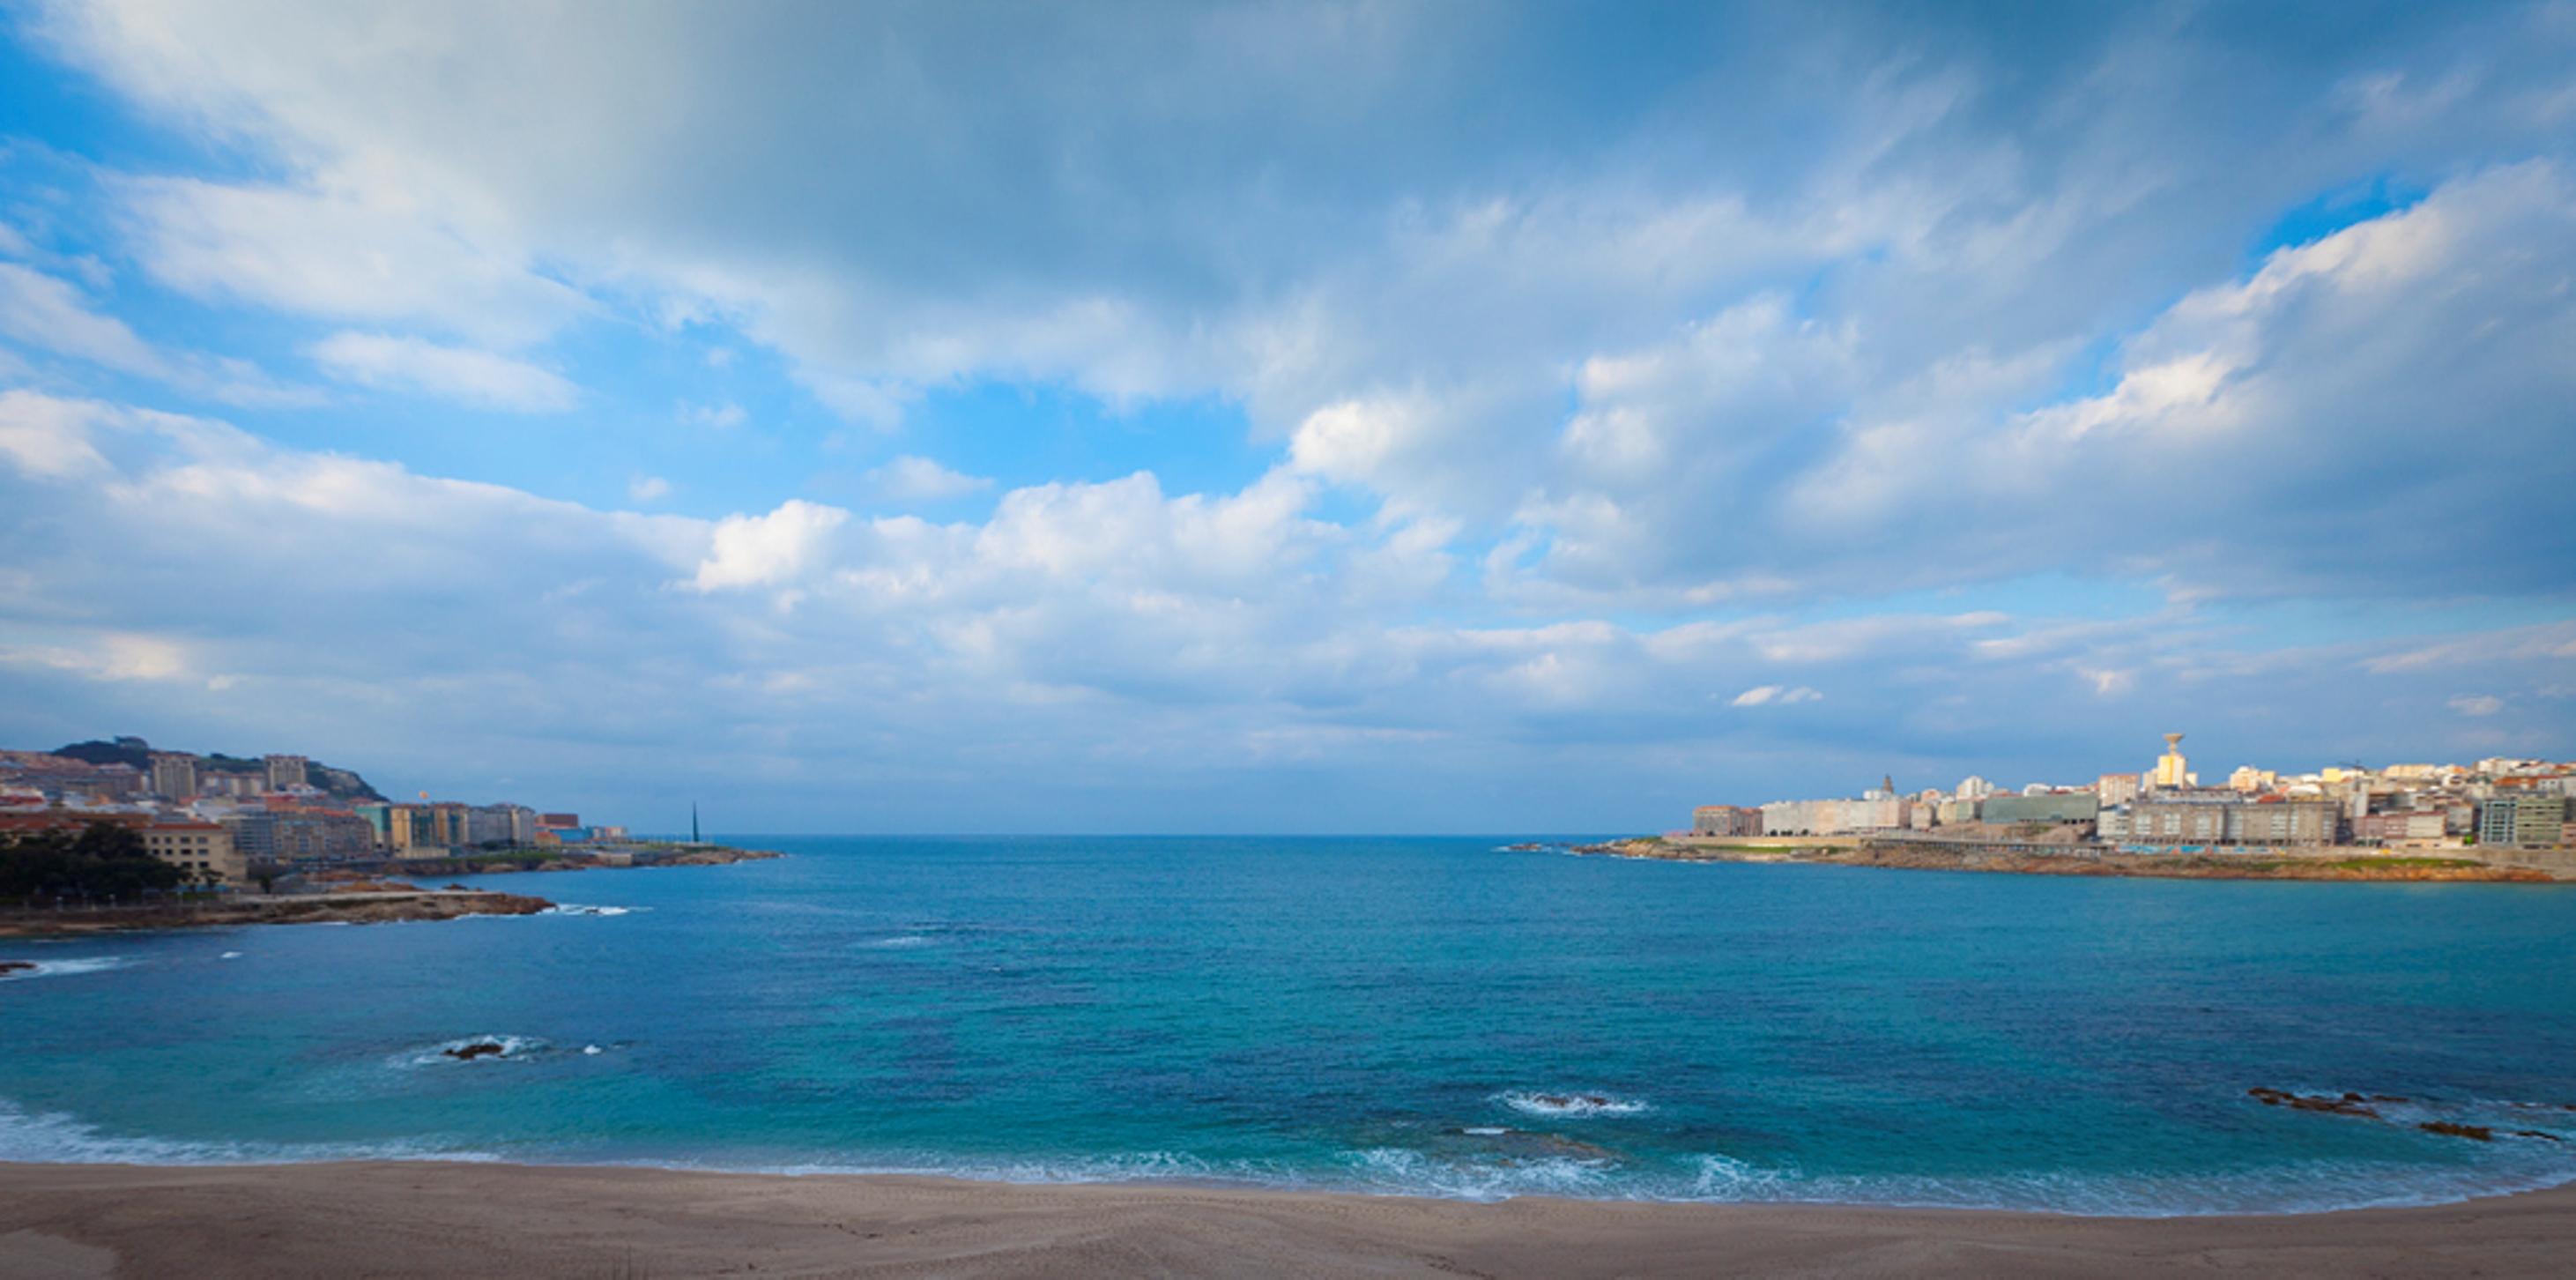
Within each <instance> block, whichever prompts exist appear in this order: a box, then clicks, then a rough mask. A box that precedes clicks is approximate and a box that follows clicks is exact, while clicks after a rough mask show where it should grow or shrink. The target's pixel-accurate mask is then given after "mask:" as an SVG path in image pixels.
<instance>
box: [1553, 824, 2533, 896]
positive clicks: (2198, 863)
mask: <svg viewBox="0 0 2576 1280" xmlns="http://www.w3.org/2000/svg"><path fill="white" fill-rule="evenodd" d="M1509 847H1510V848H1513V849H1520V850H1537V849H1559V850H1562V851H1564V852H1567V853H1574V854H1582V855H1594V856H1606V857H1618V858H1651V859H1657V860H1661V861H1668V862H1780V863H1801V864H1812V865H1817V866H1840V867H1883V868H1890V869H1895V870H1905V871H1988V872H2002V873H2007V874H2013V875H2043V876H2133V877H2144V878H2149V879H2165V880H2338V881H2369V882H2402V883H2435V882H2439V883H2488V884H2499V883H2501V884H2548V883H2551V882H2553V881H2568V880H2576V874H2569V873H2565V872H2562V871H2558V870H2554V869H2552V868H2549V867H2545V866H2525V865H2518V864H2517V863H2516V862H2513V861H2508V860H2505V859H2502V858H2497V857H2495V856H2494V855H2489V856H2488V857H2485V858H2480V857H2468V856H2458V855H2452V856H2439V855H2410V854H2402V853H2387V852H2381V851H2378V850H2366V849H2353V848H2334V847H2324V848H2309V849H2264V850H2251V851H2242V852H2224V853H2215V852H2201V853H2142V852H2135V851H2128V850H2119V849H2106V848H2103V847H2101V846H2098V845H2090V844H2057V845H2048V844H2038V843H2027V844H2024V843H2005V842H1991V843H1986V842H1972V841H1945V840H1934V839H1921V838H1915V839H1908V838H1905V837H1902V836H1889V837H1841V838H1835V837H1812V836H1811V837H1790V838H1782V839H1768V838H1745V839H1729V838H1722V837H1705V836H1680V835H1675V836H1639V837H1635V838H1632V839H1626V840H1612V841H1607V842H1604V843H1600V844H1574V845H1545V844H1521V845H1513V846H1509Z"/></svg>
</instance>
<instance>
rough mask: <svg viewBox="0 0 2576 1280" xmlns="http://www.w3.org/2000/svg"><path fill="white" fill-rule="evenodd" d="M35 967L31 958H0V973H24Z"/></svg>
mask: <svg viewBox="0 0 2576 1280" xmlns="http://www.w3.org/2000/svg"><path fill="white" fill-rule="evenodd" d="M35 967H36V962H35V961H33V960H0V973H24V972H26V971H28V970H30V969H33V968H35Z"/></svg>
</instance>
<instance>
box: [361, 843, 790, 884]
mask: <svg viewBox="0 0 2576 1280" xmlns="http://www.w3.org/2000/svg"><path fill="white" fill-rule="evenodd" d="M785 856H786V855H784V854H781V853H779V852H777V851H776V850H773V849H736V848H732V847H730V846H726V845H668V846H653V845H647V846H643V847H640V848H637V849H635V850H632V851H631V856H629V857H625V858H620V859H615V860H612V859H609V858H603V857H597V856H592V855H578V856H567V855H563V854H553V855H548V856H531V855H529V854H527V853H526V852H524V851H521V852H510V853H494V854H481V855H478V854H465V855H462V856H458V857H448V858H405V859H398V860H394V861H389V862H386V863H384V864H382V865H383V867H384V869H386V870H392V871H400V872H402V873H404V874H406V875H430V876H497V875H507V874H509V873H512V872H517V871H624V870H629V869H632V868H639V867H721V866H729V865H731V864H733V863H736V862H759V861H762V860H764V859H768V858H779V857H785ZM324 874H326V875H328V874H334V873H324Z"/></svg>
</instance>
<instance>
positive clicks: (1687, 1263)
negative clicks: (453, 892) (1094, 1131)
mask: <svg viewBox="0 0 2576 1280" xmlns="http://www.w3.org/2000/svg"><path fill="white" fill-rule="evenodd" d="M2570 1256H2576V1188H2564V1187H2562V1188H2557V1189H2554V1190H2549V1191H2539V1192H2531V1193H2526V1194H2522V1195H2516V1196H2510V1197H2503V1198H2498V1199H2491V1200H2479V1201H2472V1202H2469V1203H2464V1204H2451V1205H2438V1206H2428V1207H2420V1208H2386V1209H2361V1210H2353V1211H2348V1212H2342V1213H2327V1214H2315V1215H2309V1216H2301V1217H2199V1218H2079V1217H2062V1216H2051V1215H2044V1214H2027V1213H2005V1212H1983V1211H1973V1210H1935V1209H1891V1208H1865V1207H1853V1206H1841V1205H1758V1204H1672V1203H1662V1204H1656V1203H1633V1202H1631V1203H1620V1202H1605V1201H1581V1200H1558V1199H1547V1198H1525V1199H1515V1200H1508V1201H1503V1202H1500V1203H1481V1204H1480V1203H1469V1202H1462V1201H1454V1200H1432V1199H1412V1198H1403V1197H1380V1196H1356V1195H1342V1194H1324V1193H1313V1192H1285V1191H1255V1190H1237V1189H1232V1188H1220V1187H1193V1186H1184V1185H1175V1184H1169V1183H1164V1184H1153V1185H1139V1184H1124V1185H1101V1184H1091V1185H1028V1184H1011V1183H977V1182H961V1181H952V1180H947V1179H938V1178H921V1177H878V1176H843V1175H819V1174H818V1175H807V1176H782V1175H772V1174H737V1173H701V1172H688V1171H674V1170H662V1169H641V1168H570V1167H538V1166H525V1165H489V1164H439V1163H399V1162H358V1163H343V1164H307V1165H267V1166H233V1167H215V1168H209V1167H182V1168H166V1167H165V1168H147V1167H136V1166H123V1165H30V1164H15V1165H0V1280H5V1278H9V1277H17V1276H38V1275H42V1276H98V1277H107V1276H112V1275H193V1276H203V1277H226V1276H274V1275H357V1274H365V1275H379V1276H448V1275H596V1276H697V1275H714V1274H744V1275H783V1276H821V1275H832V1276H845V1275H939V1276H961V1277H982V1276H1060V1275H1124V1276H1213V1275H1228V1276H1301V1277H1303V1276H1406V1275H1422V1276H1435V1275H1447V1276H1461V1275H1464V1276H1488V1277H1518V1276H1532V1277H1584V1276H1659V1275H1672V1276H1682V1275H1688V1276H1710V1275H1766V1276H1820V1275H1904V1276H1975V1277H2017V1276H2104V1277H2113V1276H2116V1277H2131V1276H2178V1275H2214V1274H2219V1273H2228V1274H2237V1275H2263V1276H2335V1277H2342V1276H2354V1275H2401V1274H2402V1275H2409V1276H2454V1275H2457V1276H2467V1275H2487V1276H2501V1275H2544V1274H2553V1273H2557V1272H2559V1271H2561V1270H2562V1269H2563V1268H2564V1266H2565V1263H2566V1259H2567V1258H2568V1257H2570Z"/></svg>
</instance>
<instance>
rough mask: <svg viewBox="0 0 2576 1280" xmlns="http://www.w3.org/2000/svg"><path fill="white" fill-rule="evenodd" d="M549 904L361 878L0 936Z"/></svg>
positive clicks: (89, 915)
mask: <svg viewBox="0 0 2576 1280" xmlns="http://www.w3.org/2000/svg"><path fill="white" fill-rule="evenodd" d="M554 905H555V904H554V903H552V902H548V901H547V900H545V899H543V898H537V897H531V896H529V895H526V894H519V893H498V892H494V891H492V890H488V889H423V888H421V887H419V886H418V885H410V884H402V883H400V882H398V881H397V882H383V881H378V882H366V883H364V884H363V885H352V886H343V887H341V888H339V889H335V890H334V891H332V892H327V893H307V894H280V895H276V896H264V895H261V896H252V895H245V896H242V897H237V898H230V899H226V900H223V901H220V902H210V903H203V904H190V905H187V906H151V907H139V906H138V907H98V908H70V909H65V910H38V911H15V912H9V913H6V914H0V938H32V937H59V936H64V935H78V934H90V933H125V932H132V931H135V930H142V929H212V928H231V927H237V926H241V925H254V924H391V923H395V922H398V921H408V920H454V919H458V918H460V917H463V916H526V915H535V914H536V913H538V912H540V911H547V910H551V909H552V908H553V907H554Z"/></svg>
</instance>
